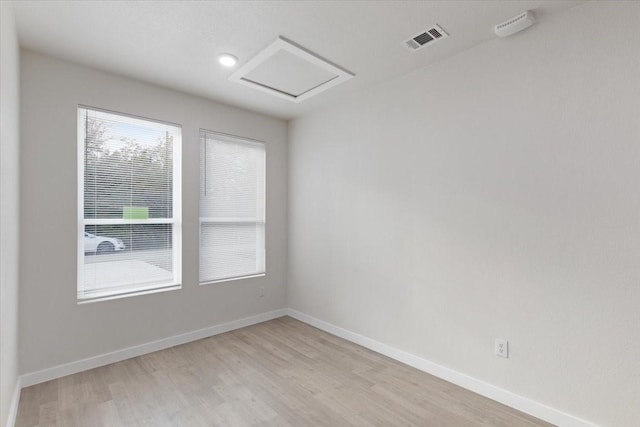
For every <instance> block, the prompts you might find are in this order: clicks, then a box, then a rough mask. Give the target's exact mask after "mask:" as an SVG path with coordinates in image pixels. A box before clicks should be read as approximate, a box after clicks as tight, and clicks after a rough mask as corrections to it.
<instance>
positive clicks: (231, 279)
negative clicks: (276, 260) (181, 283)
mask: <svg viewBox="0 0 640 427" xmlns="http://www.w3.org/2000/svg"><path fill="white" fill-rule="evenodd" d="M266 275H267V273H257V274H251V275H249V276H238V277H227V278H224V279H217V280H210V281H207V282H200V286H202V285H214V284H216V283H225V282H233V281H236V280H244V279H253V278H256V277H265V276H266Z"/></svg>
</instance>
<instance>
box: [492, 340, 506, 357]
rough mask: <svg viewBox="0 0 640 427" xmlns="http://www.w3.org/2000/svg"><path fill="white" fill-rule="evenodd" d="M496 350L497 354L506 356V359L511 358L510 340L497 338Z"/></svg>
mask: <svg viewBox="0 0 640 427" xmlns="http://www.w3.org/2000/svg"><path fill="white" fill-rule="evenodd" d="M494 351H495V353H496V356H498V357H504V358H505V359H508V358H509V341H507V340H503V339H501V338H496V341H495V346H494Z"/></svg>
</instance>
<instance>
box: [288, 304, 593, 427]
mask: <svg viewBox="0 0 640 427" xmlns="http://www.w3.org/2000/svg"><path fill="white" fill-rule="evenodd" d="M287 314H288V315H289V316H291V317H293V318H294V319H297V320H300V321H301V322H304V323H307V324H309V325H311V326H315V327H316V328H318V329H322V330H323V331H325V332H328V333H330V334H332V335H336V336H338V337H340V338H344V339H346V340H347V341H351V342H353V343H356V344H359V345H361V346H363V347H366V348H368V349H370V350H373V351H375V352H377V353H380V354H384V355H385V356H387V357H390V358H392V359H395V360H397V361H399V362H402V363H404V364H407V365H409V366H412V367H414V368H416V369H419V370H421V371H423V372H426V373H428V374H431V375H433V376H436V377H438V378H442V379H443V380H445V381H448V382H450V383H453V384H456V385H458V386H460V387H463V388H466V389H467V390H471V391H473V392H474V393H477V394H479V395H482V396H484V397H488V398H489V399H492V400H495V401H497V402H500V403H502V404H504V405H507V406H510V407H512V408H514V409H517V410H519V411H522V412H524V413H526V414H529V415H532V416H534V417H536V418H539V419H541V420H544V421H547V422H549V423H552V424H555V425H557V426H561V427H595V426H596V425H595V424H592V423H590V422H588V421H585V420H582V419H580V418H577V417H575V416H573V415H569V414H567V413H565V412H562V411H559V410H557V409H554V408H551V407H549V406H546V405H544V404H542V403H539V402H536V401H534V400H531V399H529V398H526V397H524V396H520V395H517V394H515V393H512V392H510V391H507V390H505V389H502V388H500V387H496V386H494V385H492V384H489V383H487V382H484V381H481V380H479V379H476V378H473V377H470V376H468V375H465V374H462V373H460V372H457V371H454V370H453V369H450V368H446V367H444V366H441V365H438V364H437V363H433V362H431V361H429V360H426V359H423V358H421V357H418V356H416V355H414V354H411V353H407V352H406V351H403V350H399V349H397V348H394V347H391V346H389V345H387V344H383V343H381V342H379V341H376V340H373V339H371V338H368V337H366V336H364V335H360V334H357V333H355V332H352V331H349V330H347V329H343V328H340V327H338V326H335V325H332V324H331V323H328V322H325V321H323V320H320V319H316V318H315V317H312V316H309V315H307V314H304V313H301V312H299V311H296V310H294V309H291V308H289V309H287Z"/></svg>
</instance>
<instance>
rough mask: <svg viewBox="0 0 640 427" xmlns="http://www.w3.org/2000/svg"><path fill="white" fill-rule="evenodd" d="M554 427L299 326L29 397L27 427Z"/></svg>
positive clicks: (162, 356)
mask: <svg viewBox="0 0 640 427" xmlns="http://www.w3.org/2000/svg"><path fill="white" fill-rule="evenodd" d="M54 425H55V426H65V427H67V426H69V427H71V426H83V427H90V426H109V427H111V426H154V427H156V426H225V427H226V426H254V425H255V426H292V427H300V426H455V427H461V426H509V427H515V426H548V425H550V424H547V423H544V422H542V421H539V420H537V419H535V418H532V417H530V416H528V415H525V414H523V413H520V412H518V411H515V410H513V409H511V408H508V407H506V406H504V405H501V404H499V403H496V402H494V401H492V400H489V399H486V398H484V397H482V396H479V395H477V394H474V393H472V392H470V391H467V390H464V389H462V388H460V387H457V386H455V385H452V384H450V383H447V382H445V381H443V380H440V379H438V378H435V377H433V376H431V375H428V374H425V373H423V372H420V371H418V370H416V369H413V368H411V367H408V366H406V365H403V364H401V363H398V362H396V361H394V360H391V359H389V358H387V357H385V356H382V355H380V354H377V353H374V352H372V351H369V350H367V349H365V348H363V347H360V346H357V345H355V344H352V343H350V342H348V341H345V340H343V339H341V338H338V337H335V336H333V335H329V334H327V333H324V332H322V331H320V330H318V329H315V328H313V327H311V326H308V325H306V324H304V323H301V322H298V321H297V320H294V319H292V318H290V317H282V318H280V319H276V320H272V321H269V322H265V323H261V324H259V325H254V326H250V327H247V328H243V329H239V330H236V331H233V332H228V333H226V334H222V335H217V336H214V337H211V338H206V339H203V340H200V341H195V342H192V343H189V344H185V345H181V346H177V347H173V348H170V349H167V350H162V351H158V352H155V353H151V354H147V355H145V356H140V357H136V358H133V359H129V360H126V361H123V362H119V363H115V364H112V365H108V366H104V367H101V368H96V369H92V370H90V371H87V372H82V373H79V374H75V375H70V376H67V377H64V378H60V379H57V380H53V381H49V382H46V383H43V384H38V385H35V386H32V387H28V388H26V389H24V390H22V397H21V399H20V406H19V409H18V419H17V423H16V427H25V426H54Z"/></svg>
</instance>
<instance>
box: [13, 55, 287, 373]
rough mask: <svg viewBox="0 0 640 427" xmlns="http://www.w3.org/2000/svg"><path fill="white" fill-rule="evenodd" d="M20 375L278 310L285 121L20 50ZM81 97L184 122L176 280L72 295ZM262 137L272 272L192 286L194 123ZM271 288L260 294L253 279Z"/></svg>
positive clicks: (195, 180) (195, 281) (282, 266)
mask: <svg viewBox="0 0 640 427" xmlns="http://www.w3.org/2000/svg"><path fill="white" fill-rule="evenodd" d="M21 57H22V85H21V97H22V98H21V100H22V104H21V114H22V116H21V118H22V151H21V178H22V184H23V186H22V193H21V194H22V199H21V210H22V213H21V216H22V228H21V244H22V246H21V252H20V254H21V257H22V259H21V269H20V272H21V282H22V283H21V287H22V288H21V293H20V372H21V373H30V372H34V371H37V370H41V369H45V368H49V367H53V366H55V365H58V364H62V363H67V362H73V361H76V360H79V359H82V358H86V357H90V356H94V355H100V354H104V353H107V352H111V351H115V350H119V349H122V348H126V347H130V346H134V345H138V344H142V343H146V342H149V341H153V340H157V339H161V338H165V337H170V336H173V335H176V334H180V333H184V332H189V331H194V330H196V329H200V328H204V327H208V326H212V325H217V324H219V323H222V322H226V321H230V320H234V319H239V318H243V317H246V316H250V315H254V314H258V313H263V312H267V311H270V310H274V309H280V308H283V307H284V305H285V292H286V282H285V281H286V200H287V194H286V190H287V186H286V170H287V164H286V161H287V156H286V132H287V128H286V123H285V122H284V121H282V120H278V119H273V118H269V117H266V116H263V115H260V114H255V113H251V112H247V111H244V110H240V109H236V108H232V107H228V106H225V105H222V104H218V103H214V102H211V101H207V100H204V99H200V98H197V97H193V96H189V95H184V94H181V93H178V92H174V91H171V90H167V89H163V88H160V87H156V86H152V85H149V84H145V83H141V82H138V81H134V80H130V79H127V78H123V77H119V76H115V75H111V74H107V73H104V72H101V71H97V70H93V69H89V68H85V67H81V66H78V65H74V64H71V63H68V62H64V61H61V60H57V59H53V58H51V57H48V56H44V55H41V54H38V53H33V52H29V51H22V55H21ZM78 104H84V105H89V106H95V107H99V108H104V109H109V110H114V111H120V112H124V113H129V114H134V115H139V116H144V117H149V118H153V119H158V120H165V121H169V122H173V123H179V124H181V125H182V127H183V128H182V132H183V133H182V140H183V151H182V155H183V273H182V274H183V283H182V285H183V288H182V289H181V290H179V291H172V292H164V293H158V294H153V295H144V296H136V297H131V298H124V299H118V300H112V301H104V302H97V303H91V304H82V305H78V304H76V252H75V251H76V194H77V193H76V189H77V185H76V175H77V174H76V146H77V137H76V135H77V131H76V121H77V120H76V109H77V105H78ZM200 128H205V129H210V130H215V131H220V132H225V133H229V134H235V135H240V136H244V137H250V138H254V139H259V140H263V141H266V143H267V145H266V146H267V174H268V175H267V199H268V202H267V231H266V233H267V236H266V239H267V240H266V244H267V276H266V277H264V278H254V279H246V280H240V281H233V282H227V283H222V284H214V285H207V286H199V285H198V220H199V211H198V197H199V157H198V156H199V129H200ZM260 286H264V287H265V292H266V295H265V296H264V297H262V298H260V297H259V287H260Z"/></svg>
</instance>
